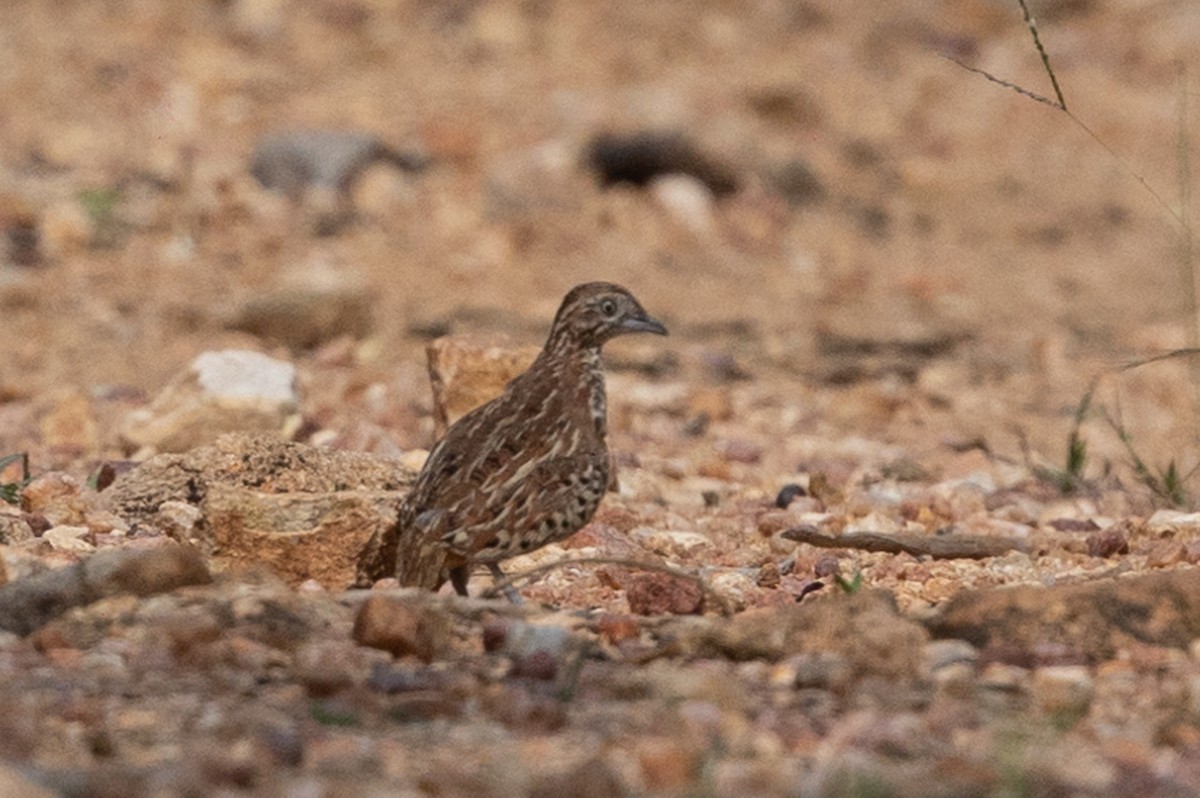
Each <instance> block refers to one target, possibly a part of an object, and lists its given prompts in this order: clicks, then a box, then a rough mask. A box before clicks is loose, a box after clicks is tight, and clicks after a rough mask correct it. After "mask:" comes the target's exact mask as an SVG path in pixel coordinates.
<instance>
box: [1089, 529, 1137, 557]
mask: <svg viewBox="0 0 1200 798" xmlns="http://www.w3.org/2000/svg"><path fill="white" fill-rule="evenodd" d="M1086 544H1087V553H1088V556H1089V557H1113V556H1115V555H1117V554H1128V553H1129V541H1128V540H1127V539H1126V538H1125V534H1124V533H1123V532H1122V531H1121V530H1120V529H1117V528H1115V527H1109V528H1108V529H1105V530H1103V531H1100V532H1096V533H1095V534H1092V535H1088V536H1087V541H1086Z"/></svg>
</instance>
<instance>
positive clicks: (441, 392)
mask: <svg viewBox="0 0 1200 798" xmlns="http://www.w3.org/2000/svg"><path fill="white" fill-rule="evenodd" d="M540 351H541V350H540V349H539V348H538V347H533V346H520V347H514V346H510V345H508V344H507V343H505V342H502V341H482V340H476V339H470V338H463V337H453V336H447V337H444V338H438V339H436V340H434V341H431V342H430V343H429V346H428V347H427V348H426V350H425V352H426V356H427V358H428V363H429V381H430V383H431V385H432V387H433V421H434V424H435V427H436V434H437V437H439V438H440V437H442V436H443V435H445V434H446V430H447V429H449V428H450V425H451V424H453V423H454V422H455V421H458V419H460V418H462V417H463V416H464V415H466V414H467V413H469V412H470V411H472V410H474V409H475V408H476V407H479V406H480V405H481V404H483V403H484V402H487V401H489V400H491V399H494V398H495V397H497V396H499V395H500V394H501V393H503V392H504V387H505V386H506V385H508V383H509V381H511V380H512V379H513V378H514V377H516V376H517V375H519V374H521V372H523V371H525V369H527V368H529V365H530V364H531V363H533V361H534V359H535V358H536V357H537V356H538V352H540Z"/></svg>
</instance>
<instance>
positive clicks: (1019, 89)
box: [938, 53, 1063, 111]
mask: <svg viewBox="0 0 1200 798" xmlns="http://www.w3.org/2000/svg"><path fill="white" fill-rule="evenodd" d="M938 55H940V56H941V57H942V58H945V59H946V60H947V61H949V62H951V63H953V64H957V65H958V66H960V67H962V68H963V69H965V70H967V71H968V72H974V73H975V74H976V75H982V76H983V77H984V78H986V79H988V80H990V81H991V82H992V83H995V84H997V85H999V86H1003V87H1004V88H1006V89H1012V90H1013V91H1015V92H1016V93H1017V94H1020V95H1021V96H1022V97H1028V98H1029V99H1031V100H1034V101H1036V102H1039V103H1043V104H1045V105H1048V106H1050V107H1051V108H1054V109H1056V110H1059V111H1061V110H1063V107H1062V106H1061V105H1059V104H1058V103H1056V102H1054V100H1051V99H1050V98H1049V97H1045V96H1043V95H1041V94H1038V93H1037V92H1034V91H1030V90H1029V89H1027V88H1025V87H1024V86H1018V85H1017V84H1015V83H1012V82H1010V81H1007V80H1004V79H1002V78H998V77H996V76H995V75H993V74H992V73H991V72H987V71H984V70H982V69H979V68H977V67H973V66H971V65H970V64H964V63H963V62H962V61H959V60H958V59H957V58H955V57H954V56H952V55H946V54H945V53H938Z"/></svg>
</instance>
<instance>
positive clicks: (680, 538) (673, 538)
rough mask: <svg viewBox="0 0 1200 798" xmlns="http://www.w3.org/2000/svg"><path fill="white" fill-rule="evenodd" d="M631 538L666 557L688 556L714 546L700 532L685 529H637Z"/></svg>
mask: <svg viewBox="0 0 1200 798" xmlns="http://www.w3.org/2000/svg"><path fill="white" fill-rule="evenodd" d="M630 537H631V538H633V539H634V540H636V541H637V542H638V543H640V544H641V545H642V546H644V547H645V548H647V549H650V550H651V551H655V552H658V553H659V554H665V555H668V556H669V555H677V554H687V553H689V552H693V551H699V550H701V549H706V548H708V547H710V546H712V541H711V540H709V539H708V538H707V537H706V536H704V535H702V534H700V533H699V532H692V531H689V530H684V529H651V528H650V527H645V526H642V527H637V528H636V529H634V530H633V531H632V532H631V533H630Z"/></svg>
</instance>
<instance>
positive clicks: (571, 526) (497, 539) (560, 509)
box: [442, 451, 609, 562]
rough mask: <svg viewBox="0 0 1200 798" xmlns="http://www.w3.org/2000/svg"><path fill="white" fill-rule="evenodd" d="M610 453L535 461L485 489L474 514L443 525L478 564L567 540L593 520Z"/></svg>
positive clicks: (448, 539)
mask: <svg viewBox="0 0 1200 798" xmlns="http://www.w3.org/2000/svg"><path fill="white" fill-rule="evenodd" d="M608 468H609V463H608V454H607V452H603V451H601V452H598V453H592V454H580V455H568V456H564V457H554V458H550V459H542V460H537V461H534V462H532V463H531V464H529V465H528V467H527V468H523V469H520V470H518V471H517V472H514V474H513V475H512V476H511V477H510V478H509V479H508V480H507V481H505V482H503V483H501V484H498V485H496V486H494V487H493V489H492V490H480V491H478V492H477V493H476V494H475V495H474V497H473V498H475V499H476V501H475V502H474V506H473V507H472V512H471V513H470V515H469V516H464V515H457V514H456V515H457V519H456V520H457V521H458V523H457V524H455V525H452V526H447V527H443V529H444V530H445V532H444V534H443V538H442V540H443V541H444V543H445V544H446V545H447V546H448V547H449V548H450V549H451V550H452V551H454V552H456V553H459V554H462V555H464V556H468V557H471V558H472V559H475V560H479V561H485V562H486V561H487V560H489V559H502V558H504V557H511V556H513V555H514V554H518V553H520V552H521V551H526V550H533V549H536V548H538V547H539V546H542V545H544V544H545V543H548V542H550V541H552V540H557V539H560V538H563V537H566V536H568V535H570V534H572V533H573V532H575V531H576V530H577V529H579V528H580V527H581V526H583V524H585V523H587V521H588V520H590V519H591V517H592V513H594V512H595V510H596V507H597V505H599V503H600V499H601V498H602V497H603V496H604V491H605V489H606V487H607V485H608Z"/></svg>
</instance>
